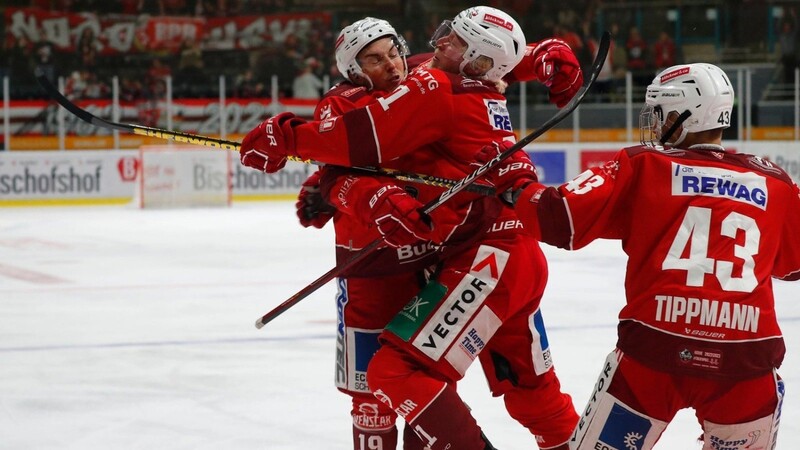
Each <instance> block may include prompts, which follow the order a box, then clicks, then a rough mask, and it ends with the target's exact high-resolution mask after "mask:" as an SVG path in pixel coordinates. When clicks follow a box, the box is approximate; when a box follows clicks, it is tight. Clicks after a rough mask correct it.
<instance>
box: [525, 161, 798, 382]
mask: <svg viewBox="0 0 800 450" xmlns="http://www.w3.org/2000/svg"><path fill="white" fill-rule="evenodd" d="M516 211H517V214H518V215H519V217H520V219H521V220H522V221H523V223H524V224H525V226H526V227H528V228H529V229H530V231H532V232H533V233H534V234H536V235H537V236H538V238H539V239H540V240H542V241H544V242H548V243H550V244H553V245H557V246H559V247H562V248H566V249H578V248H581V247H583V246H585V245H587V244H588V243H590V242H591V241H593V240H595V239H620V240H621V241H622V247H623V250H624V251H625V253H626V254H627V255H628V266H627V276H626V280H625V289H626V296H627V302H626V305H625V307H624V308H623V309H622V311H621V312H620V314H619V319H620V325H619V341H618V347H619V348H620V349H621V350H622V351H624V352H625V353H626V354H628V355H630V356H632V357H634V358H636V359H637V360H639V361H641V362H642V363H644V364H646V365H649V366H651V367H653V368H656V369H659V370H664V371H667V372H679V373H685V374H693V375H701V376H703V375H712V376H719V377H730V378H748V377H752V376H754V375H759V374H763V373H765V372H767V371H769V370H771V369H772V368H775V367H779V366H780V364H781V361H782V360H783V356H784V353H785V347H784V342H783V338H782V335H781V331H780V328H779V327H778V322H777V320H776V317H775V308H774V299H773V292H772V280H771V278H772V277H776V278H780V279H785V280H796V279H798V278H800V233H798V232H797V230H798V229H800V192H798V188H797V186H796V185H795V184H794V183H793V182H792V180H791V179H790V177H789V176H788V175H787V174H786V173H785V172H784V171H783V170H781V169H780V168H778V167H777V166H775V165H773V164H772V163H771V162H769V161H767V160H764V159H762V158H759V157H756V156H752V155H744V154H734V153H727V152H724V151H721V150H719V149H717V150H714V149H707V148H706V149H695V150H681V149H666V150H663V149H653V148H650V147H645V146H637V147H631V148H626V149H623V150H622V151H620V152H619V153H618V154H617V156H616V158H615V159H614V160H612V161H610V162H608V163H607V164H606V165H605V166H603V167H597V168H593V169H591V170H587V171H586V172H584V173H582V174H581V175H579V176H578V177H577V178H575V179H574V180H572V181H570V182H568V183H566V184H564V185H562V186H560V187H559V188H557V189H556V188H545V187H544V186H542V185H538V184H535V185H532V186H530V187H528V188H527V189H526V190H525V191H524V192H523V194H522V196H521V197H520V199H519V202H518V203H517V205H516Z"/></svg>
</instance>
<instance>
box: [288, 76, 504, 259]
mask: <svg viewBox="0 0 800 450" xmlns="http://www.w3.org/2000/svg"><path fill="white" fill-rule="evenodd" d="M356 89H360V88H356ZM340 97H341V96H340ZM351 97H353V96H351ZM343 101H344V100H343V99H341V98H340V99H338V100H331V101H330V102H329V103H327V104H321V105H320V111H323V110H324V109H325V108H328V106H327V105H330V114H327V110H325V114H322V113H321V114H319V117H320V118H322V117H323V116H325V117H327V118H323V119H322V120H319V121H314V122H309V123H306V124H303V125H300V126H298V127H295V128H294V132H295V142H296V149H297V151H298V153H299V154H300V155H301V156H302V157H303V158H308V159H313V160H316V161H322V162H325V163H329V164H335V165H342V166H351V165H352V166H361V167H374V166H380V167H387V168H392V169H397V170H400V171H404V172H413V173H423V174H430V175H435V176H438V177H442V178H449V179H453V180H459V179H461V178H464V177H465V176H466V175H468V174H470V173H472V172H473V171H474V170H475V169H476V168H477V167H478V166H477V165H474V160H475V158H474V155H475V154H476V153H477V152H478V151H479V150H480V149H481V148H482V147H483V146H484V145H486V144H488V143H490V142H492V141H500V140H503V139H506V140H514V139H515V137H514V133H513V129H512V126H511V120H510V117H509V114H508V110H507V109H506V100H505V97H504V96H503V95H502V94H501V93H499V92H498V91H497V90H496V88H495V86H494V85H493V84H491V83H485V82H481V81H477V80H471V79H466V78H464V77H462V76H459V75H455V74H449V73H445V72H443V71H440V70H437V69H428V68H426V67H418V68H417V69H415V70H414V71H412V72H411V73H410V74H409V77H408V79H407V80H406V81H405V82H404V83H403V84H401V85H400V87H398V88H397V89H396V90H395V91H393V92H391V93H389V94H387V95H386V96H383V97H378V98H377V99H375V100H374V101H371V102H369V101H367V100H364V101H365V102H367V103H370V104H369V105H368V106H367V107H364V108H358V109H354V110H351V111H349V112H346V113H345V114H343V115H341V116H337V115H336V114H335V112H334V107H338V106H345V105H343V104H339V105H338V106H337V104H336V103H337V102H343ZM358 102H359V101H356V102H354V103H358ZM348 107H349V106H348ZM398 184H400V185H402V186H407V187H406V189H407V190H408V191H411V192H413V193H414V195H415V196H416V198H417V199H418V200H419V201H420V202H422V203H423V204H425V203H427V202H428V201H430V200H432V199H434V198H436V197H438V196H439V195H440V194H441V193H442V192H443V190H444V189H443V188H440V187H435V186H427V185H421V184H404V183H401V182H398ZM440 208H450V209H451V210H452V211H454V212H455V213H456V214H455V216H456V217H458V218H459V219H458V220H456V221H454V222H453V223H449V224H439V225H444V226H446V227H449V228H448V229H447V231H446V232H445V234H447V235H449V236H450V237H449V238H448V240H447V242H446V245H445V247H446V249H455V248H462V247H463V246H465V245H470V243H472V242H474V241H475V240H476V239H478V238H480V236H482V235H483V234H484V233H485V232H486V231H487V230H488V229H490V227H492V224H493V223H494V221H495V220H496V219H497V218H498V217H499V215H500V214H501V212H502V210H503V208H502V204H501V203H500V202H499V201H498V200H497V199H496V198H493V197H485V196H481V195H478V194H474V193H470V192H466V191H463V192H461V193H459V194H457V195H456V196H454V197H453V198H451V199H449V200H448V201H447V202H445V203H444V204H443V205H442V206H440ZM506 214H509V215H510V217H513V218H514V220H515V221H516V218H515V217H514V215H513V212H510V211H507V212H506ZM337 231H340V229H337ZM342 231H343V233H344V234H343V235H342V236H341V237H340V238H338V240H339V241H340V242H339V244H342V245H346V246H351V247H352V248H354V249H357V248H360V247H363V245H366V244H367V243H369V242H370V241H371V240H373V239H372V238H373V236H377V235H376V234H375V233H374V232H373V233H371V235H366V234H364V233H358V232H354V231H349V232H348V231H346V230H342ZM345 236H348V237H345ZM339 248H342V249H343V248H344V247H343V246H340V247H339ZM401 250H402V249H401ZM416 250H417V251H418V252H423V251H424V249H423V248H419V249H416ZM412 252H413V250H412ZM409 254H410V255H413V253H409ZM362 269H363V270H368V271H369V272H368V274H383V273H390V272H384V271H383V268H381V267H378V265H376V264H369V265H368V266H367V265H362ZM394 270H395V273H396V270H397V269H394ZM358 274H359V275H362V274H363V272H361V271H359V273H358Z"/></svg>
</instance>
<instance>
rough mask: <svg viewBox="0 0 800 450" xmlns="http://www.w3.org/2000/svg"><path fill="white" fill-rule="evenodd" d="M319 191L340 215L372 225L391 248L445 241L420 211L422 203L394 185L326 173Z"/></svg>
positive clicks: (369, 178)
mask: <svg viewBox="0 0 800 450" xmlns="http://www.w3.org/2000/svg"><path fill="white" fill-rule="evenodd" d="M337 175H338V176H337ZM321 188H322V193H323V195H324V196H325V198H327V199H328V201H330V202H331V203H332V204H334V205H335V206H336V208H337V209H338V210H339V211H342V212H344V213H347V214H350V215H353V216H355V217H357V218H358V219H359V220H360V221H361V222H363V223H364V224H369V225H375V226H376V227H377V228H378V231H379V232H380V233H381V236H383V240H384V241H386V243H387V244H389V245H390V246H392V247H402V246H404V245H412V244H415V243H417V242H420V241H432V242H434V243H436V244H441V243H442V241H443V240H444V238H443V237H442V236H440V235H439V233H438V232H437V230H436V227H435V226H434V225H433V223H432V222H431V219H430V217H428V216H427V215H425V214H423V213H422V212H420V211H419V209H420V208H421V207H422V206H423V205H422V203H420V202H419V201H417V200H416V199H415V198H414V197H412V196H410V195H408V193H406V191H405V190H403V188H401V187H400V186H397V185H396V184H394V183H382V182H380V181H378V180H376V179H375V178H372V177H360V176H354V175H341V172H340V173H339V174H337V173H336V172H335V171H333V170H330V171H329V170H325V171H324V173H323V176H322V181H321Z"/></svg>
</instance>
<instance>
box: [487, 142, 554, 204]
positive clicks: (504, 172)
mask: <svg viewBox="0 0 800 450" xmlns="http://www.w3.org/2000/svg"><path fill="white" fill-rule="evenodd" d="M512 145H513V144H512V143H510V142H507V141H502V142H500V143H497V142H492V143H491V144H489V145H487V146H485V147H483V148H482V149H481V150H480V151H479V152H478V153H477V154H476V155H475V159H476V160H477V161H478V162H479V163H480V164H481V165H483V164H486V163H487V162H489V161H491V160H492V159H493V158H494V157H495V156H497V155H499V154H500V153H502V152H504V151H506V150H508V149H509V148H510V147H511V146H512ZM486 180H487V181H488V182H490V183H492V184H493V185H494V186H495V189H496V190H497V192H498V197H500V200H502V201H503V202H504V203H506V204H508V205H511V206H514V203H515V202H516V200H517V197H518V196H519V193H520V192H522V190H523V189H524V188H525V187H526V186H527V185H529V184H530V183H533V182H536V181H538V180H539V177H538V175H537V174H536V166H534V165H533V162H532V161H531V158H530V157H529V156H528V152H526V151H525V150H517V151H516V152H514V153H512V154H511V156H509V157H508V158H506V159H504V160H503V161H501V162H500V163H499V164H498V165H497V166H495V168H494V169H493V170H491V171H489V172H488V173H487V175H486Z"/></svg>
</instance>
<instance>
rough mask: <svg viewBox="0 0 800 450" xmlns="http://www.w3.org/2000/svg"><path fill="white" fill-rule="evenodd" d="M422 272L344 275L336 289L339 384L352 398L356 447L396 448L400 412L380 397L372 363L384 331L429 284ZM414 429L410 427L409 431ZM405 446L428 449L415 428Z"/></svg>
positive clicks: (370, 449)
mask: <svg viewBox="0 0 800 450" xmlns="http://www.w3.org/2000/svg"><path fill="white" fill-rule="evenodd" d="M421 277H422V275H421V274H417V273H409V274H401V275H396V276H385V277H371V278H357V277H350V278H347V279H344V278H339V279H338V280H337V295H336V311H337V321H336V322H337V326H336V372H335V374H336V378H335V379H336V387H337V388H338V389H339V390H340V391H342V392H344V393H345V394H347V395H349V396H350V397H351V398H352V410H351V416H352V418H353V448H354V450H395V449H396V448H397V442H398V437H397V428H396V426H395V421H396V419H397V414H395V412H394V411H393V410H392V409H391V408H389V407H387V406H386V405H384V404H382V403H381V402H379V401H377V399H376V398H375V396H373V395H372V393H371V392H370V389H369V386H368V385H367V366H368V364H369V362H370V360H371V359H372V355H374V354H375V352H376V351H377V349H378V347H379V346H380V344H379V343H378V335H379V334H380V333H381V331H382V330H383V328H384V327H385V326H386V324H387V323H388V322H389V320H390V319H391V318H392V317H393V316H394V315H395V314H397V312H398V311H400V310H401V309H402V308H403V306H405V304H406V303H407V302H408V299H409V298H411V297H413V296H414V294H416V293H417V291H419V288H420V286H421V285H422V284H424V279H422V278H421ZM407 434H408V433H406V435H407ZM402 448H403V449H404V450H422V448H423V447H422V445H421V444H420V441H419V438H417V437H416V435H414V434H413V433H412V434H411V435H410V436H409V437H405V436H404V438H403V447H402Z"/></svg>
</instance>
